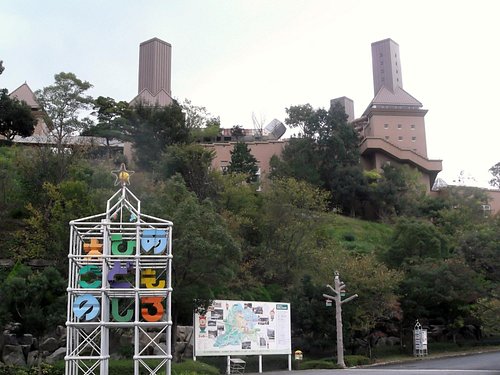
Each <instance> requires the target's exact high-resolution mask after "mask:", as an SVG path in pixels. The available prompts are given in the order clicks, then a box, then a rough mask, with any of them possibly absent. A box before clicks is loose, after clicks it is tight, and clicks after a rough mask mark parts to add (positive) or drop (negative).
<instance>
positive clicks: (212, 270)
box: [143, 176, 241, 325]
mask: <svg viewBox="0 0 500 375" xmlns="http://www.w3.org/2000/svg"><path fill="white" fill-rule="evenodd" d="M150 189H151V187H150ZM143 204H144V207H145V211H147V212H149V213H151V214H153V215H156V216H159V217H164V218H166V219H169V220H172V222H173V223H174V230H173V244H172V246H173V248H174V249H175V250H174V251H175V262H174V263H173V269H172V278H173V279H172V282H173V285H175V288H176V293H174V294H172V298H173V304H172V306H173V312H172V315H173V322H174V325H176V324H177V323H179V324H190V323H191V320H192V312H193V300H195V299H199V298H202V299H210V298H224V297H225V296H224V294H221V292H220V291H221V290H224V289H225V288H226V286H227V285H230V283H231V281H232V279H233V277H234V276H235V275H236V273H237V269H238V264H239V260H240V256H241V253H240V248H239V246H238V243H237V242H236V241H235V240H234V239H233V237H232V236H231V233H230V232H229V230H228V228H227V224H226V223H225V222H224V220H223V218H222V217H221V216H220V215H219V214H217V212H216V211H215V209H214V207H213V205H212V204H211V203H210V202H209V201H208V200H205V201H203V202H200V201H199V200H198V198H197V197H196V196H195V195H194V193H191V192H189V191H188V190H187V188H186V186H185V184H184V181H182V179H181V178H179V177H176V176H174V177H173V178H172V179H170V180H168V181H167V182H166V183H165V184H163V183H162V184H159V185H157V186H155V189H154V194H152V195H151V196H150V197H149V198H148V199H147V200H143Z"/></svg>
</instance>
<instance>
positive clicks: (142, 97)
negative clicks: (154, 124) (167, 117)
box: [129, 89, 173, 107]
mask: <svg viewBox="0 0 500 375" xmlns="http://www.w3.org/2000/svg"><path fill="white" fill-rule="evenodd" d="M172 101H173V99H172V97H171V96H170V95H169V94H168V93H167V92H166V91H165V90H163V89H162V90H160V91H159V92H158V93H157V94H156V95H153V94H151V92H150V91H149V90H148V89H143V90H142V91H141V92H140V93H139V94H138V95H137V96H136V97H135V98H134V99H132V100H131V101H130V103H129V104H130V105H135V104H138V103H139V102H143V103H146V104H148V105H155V104H158V105H159V106H161V107H165V106H167V105H170V104H172Z"/></svg>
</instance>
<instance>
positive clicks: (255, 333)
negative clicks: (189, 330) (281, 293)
mask: <svg viewBox="0 0 500 375" xmlns="http://www.w3.org/2000/svg"><path fill="white" fill-rule="evenodd" d="M194 337H195V339H194V355H195V356H227V355H266V354H291V352H292V349H291V348H292V345H291V328H290V304H289V303H281V302H255V301H227V300H215V301H213V302H212V305H211V306H210V307H209V308H208V309H207V312H206V314H205V315H200V314H195V315H194Z"/></svg>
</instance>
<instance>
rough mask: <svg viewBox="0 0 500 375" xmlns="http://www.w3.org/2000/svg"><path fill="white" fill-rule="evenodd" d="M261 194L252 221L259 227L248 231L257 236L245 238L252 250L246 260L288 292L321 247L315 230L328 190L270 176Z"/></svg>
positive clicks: (322, 213) (255, 270) (321, 215)
mask: <svg viewBox="0 0 500 375" xmlns="http://www.w3.org/2000/svg"><path fill="white" fill-rule="evenodd" d="M261 194H262V205H261V207H260V209H259V217H258V218H257V219H256V221H255V223H254V224H255V225H257V228H258V230H257V233H253V234H252V233H251V232H249V233H248V234H250V235H253V236H255V237H256V238H251V237H250V238H247V239H246V241H248V242H250V243H251V244H253V246H252V247H251V248H249V249H252V250H254V251H252V253H249V254H245V256H246V260H247V261H248V262H249V263H250V264H253V267H254V270H253V273H254V274H255V275H259V277H260V278H261V280H263V282H264V283H265V285H275V286H277V287H278V290H280V291H281V293H287V292H288V291H289V290H290V288H291V287H292V286H293V285H294V284H295V283H296V282H297V281H298V280H299V279H300V277H301V276H302V275H303V274H304V272H307V269H309V268H308V267H310V266H311V265H312V264H314V262H315V259H316V255H317V253H318V252H320V251H321V246H320V245H318V239H317V236H316V230H318V227H319V226H320V223H322V222H323V219H324V216H323V215H324V211H325V210H326V207H327V202H328V192H325V191H323V190H321V189H319V188H317V187H314V186H311V185H309V184H307V183H306V182H304V181H297V180H294V179H292V178H289V179H280V180H273V182H272V184H271V186H269V187H267V188H266V189H265V190H264V191H263V192H261ZM256 240H257V242H256ZM276 297H279V296H276ZM281 298H283V294H282V296H281Z"/></svg>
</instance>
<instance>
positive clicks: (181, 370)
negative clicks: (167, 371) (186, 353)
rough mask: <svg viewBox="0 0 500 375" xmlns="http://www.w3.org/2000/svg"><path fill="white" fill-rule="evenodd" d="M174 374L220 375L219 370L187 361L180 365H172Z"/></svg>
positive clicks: (198, 362) (200, 363)
mask: <svg viewBox="0 0 500 375" xmlns="http://www.w3.org/2000/svg"><path fill="white" fill-rule="evenodd" d="M172 374H174V375H187V374H189V375H194V374H206V375H219V370H218V369H217V368H216V367H214V366H210V365H208V364H206V363H203V362H200V361H193V360H187V361H184V362H180V363H172Z"/></svg>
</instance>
